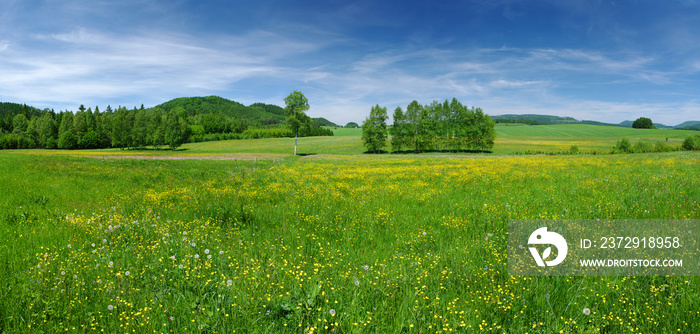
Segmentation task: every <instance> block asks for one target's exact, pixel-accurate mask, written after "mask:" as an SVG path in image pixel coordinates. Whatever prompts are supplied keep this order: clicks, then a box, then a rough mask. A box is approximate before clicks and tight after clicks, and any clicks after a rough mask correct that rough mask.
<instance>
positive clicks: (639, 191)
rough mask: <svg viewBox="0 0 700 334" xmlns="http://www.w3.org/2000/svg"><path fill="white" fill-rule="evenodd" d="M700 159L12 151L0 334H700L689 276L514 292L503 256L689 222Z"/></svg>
mask: <svg viewBox="0 0 700 334" xmlns="http://www.w3.org/2000/svg"><path fill="white" fill-rule="evenodd" d="M698 158H699V157H698V155H697V154H694V153H687V152H672V153H663V154H635V155H612V156H590V155H588V156H555V157H550V156H530V157H484V158H477V159H473V158H460V157H430V156H427V157H426V156H383V157H375V156H361V157H357V156H315V157H314V156H309V157H304V158H299V157H288V158H284V159H275V160H262V159H261V160H257V161H255V160H251V161H232V160H226V161H219V160H140V159H104V160H103V159H94V158H77V157H68V156H56V155H41V154H35V155H20V154H14V153H11V152H10V153H0V190H1V191H2V194H4V196H3V197H2V199H1V200H0V212H1V213H2V214H1V215H0V231H2V232H3V233H2V234H0V266H1V267H2V270H0V283H2V284H0V315H1V317H0V319H1V320H0V331H3V332H50V333H54V332H97V331H105V332H132V331H136V332H153V331H155V332H174V333H182V332H212V333H213V332H216V333H233V332H275V333H276V332H294V333H298V332H324V333H325V332H327V333H339V332H342V333H360V332H362V333H365V332H375V333H396V332H415V333H420V332H442V331H446V332H448V331H451V330H452V331H456V330H461V331H477V330H482V331H490V332H508V333H525V332H529V333H550V332H553V331H556V332H559V331H563V332H597V331H601V332H609V333H617V332H623V331H624V332H678V331H680V332H686V333H691V332H697V331H698V330H699V329H700V324H698V323H697V322H696V321H693V319H695V318H696V317H697V310H698V307H700V302H699V300H700V298H698V297H700V292H699V291H698V283H699V281H698V279H697V278H696V277H540V278H527V277H525V278H523V277H511V276H509V275H508V272H507V260H508V259H507V256H506V254H507V252H506V248H505V247H506V244H507V234H506V230H507V226H506V225H507V221H508V219H516V218H517V219H528V218H547V219H559V218H561V219H577V218H582V219H592V218H679V219H697V218H698V214H699V213H700V203H698V198H700V180H699V179H698V178H697V167H698V163H699V162H700V160H699V159H698ZM584 308H588V309H590V310H591V313H590V314H589V315H586V314H584V313H583V309H584Z"/></svg>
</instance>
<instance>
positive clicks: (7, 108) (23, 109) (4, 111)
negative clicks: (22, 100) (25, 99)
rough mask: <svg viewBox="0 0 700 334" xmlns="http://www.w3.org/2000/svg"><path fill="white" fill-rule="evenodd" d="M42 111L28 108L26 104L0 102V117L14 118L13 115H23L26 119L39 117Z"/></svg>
mask: <svg viewBox="0 0 700 334" xmlns="http://www.w3.org/2000/svg"><path fill="white" fill-rule="evenodd" d="M41 113H42V111H41V110H39V109H37V108H34V107H32V106H28V105H26V104H19V103H12V102H0V117H3V118H4V117H6V116H10V117H14V116H15V115H19V114H24V115H25V116H27V118H31V117H34V116H38V115H41Z"/></svg>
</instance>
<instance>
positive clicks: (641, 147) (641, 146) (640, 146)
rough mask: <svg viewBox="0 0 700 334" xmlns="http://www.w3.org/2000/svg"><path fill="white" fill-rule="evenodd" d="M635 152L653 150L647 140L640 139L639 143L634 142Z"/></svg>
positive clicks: (633, 149)
mask: <svg viewBox="0 0 700 334" xmlns="http://www.w3.org/2000/svg"><path fill="white" fill-rule="evenodd" d="M632 151H633V152H637V153H647V152H652V148H651V144H649V143H647V142H645V141H641V140H640V141H638V142H637V143H635V144H634V147H633V148H632Z"/></svg>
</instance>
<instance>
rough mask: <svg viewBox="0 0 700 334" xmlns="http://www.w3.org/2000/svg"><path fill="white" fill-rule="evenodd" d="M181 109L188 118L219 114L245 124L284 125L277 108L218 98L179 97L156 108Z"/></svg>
mask: <svg viewBox="0 0 700 334" xmlns="http://www.w3.org/2000/svg"><path fill="white" fill-rule="evenodd" d="M177 107H182V108H183V109H185V111H186V112H187V113H188V114H189V115H190V116H196V115H200V114H221V115H223V116H226V117H229V118H234V119H236V120H238V121H242V122H246V123H259V124H265V125H269V124H280V123H284V121H285V117H284V109H282V108H280V107H279V106H275V105H269V104H264V103H255V104H252V105H250V106H245V105H243V104H241V103H238V102H236V101H231V100H228V99H225V98H223V97H219V96H204V97H180V98H177V99H173V100H170V101H168V102H165V103H162V104H159V105H157V106H156V108H162V109H165V110H172V109H174V108H177Z"/></svg>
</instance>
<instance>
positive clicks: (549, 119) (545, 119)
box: [491, 114, 700, 129]
mask: <svg viewBox="0 0 700 334" xmlns="http://www.w3.org/2000/svg"><path fill="white" fill-rule="evenodd" d="M491 118H493V119H494V120H497V119H506V120H521V119H522V120H534V121H536V122H537V123H540V124H590V125H602V126H621V127H623V128H631V127H632V123H633V121H623V122H620V123H618V124H614V123H605V122H598V121H589V120H583V121H579V120H577V119H575V118H573V117H561V116H552V115H537V114H524V115H513V114H507V115H498V116H491ZM686 123H693V122H685V123H683V124H686ZM696 123H698V124H700V121H697V122H696ZM654 126H656V127H657V128H659V129H667V128H668V129H670V128H674V127H673V126H668V125H664V124H661V123H654ZM679 126H680V125H678V126H675V128H680V127H679ZM690 126H693V124H691V125H690Z"/></svg>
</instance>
